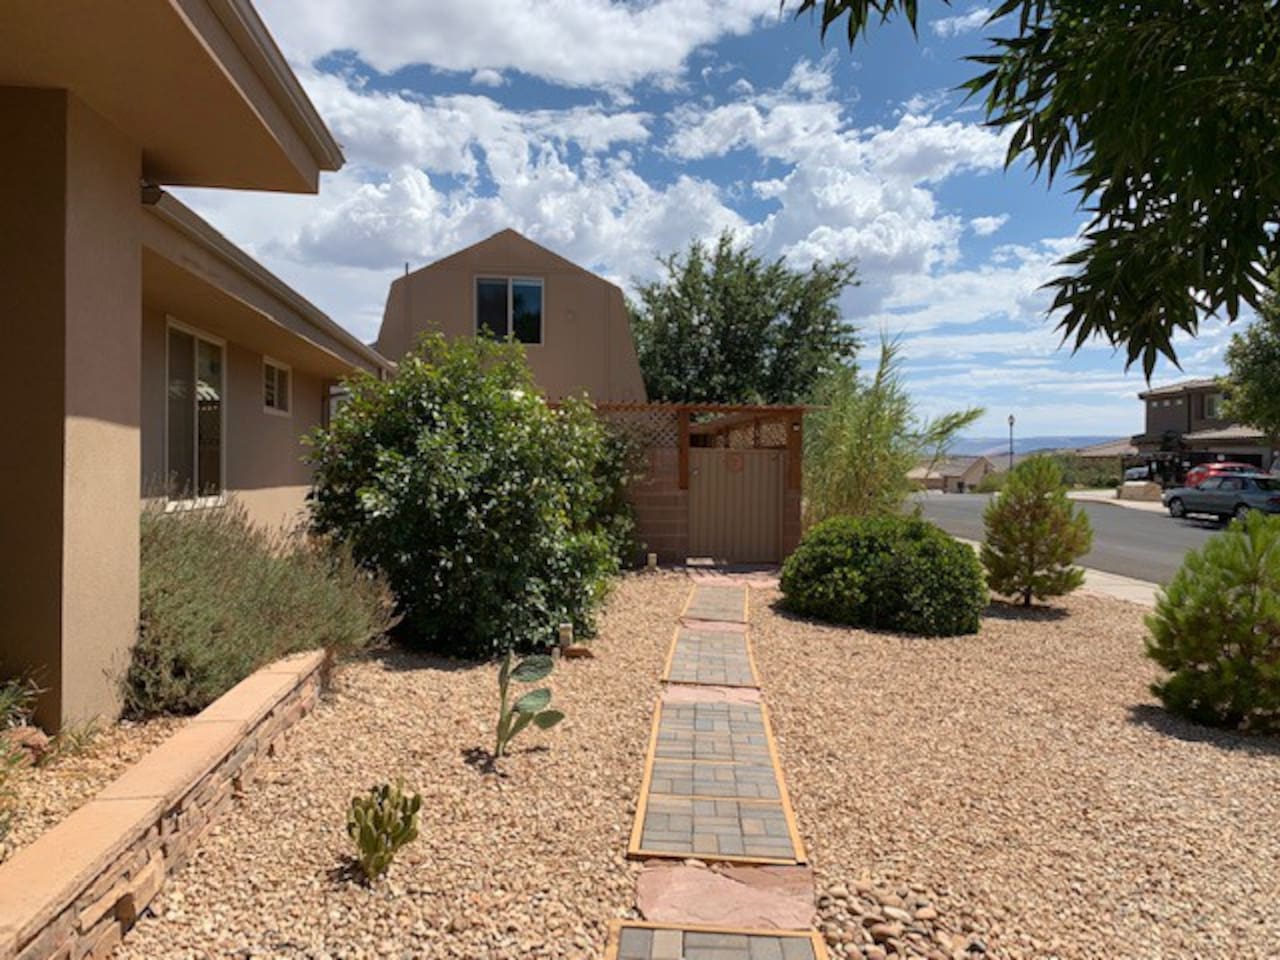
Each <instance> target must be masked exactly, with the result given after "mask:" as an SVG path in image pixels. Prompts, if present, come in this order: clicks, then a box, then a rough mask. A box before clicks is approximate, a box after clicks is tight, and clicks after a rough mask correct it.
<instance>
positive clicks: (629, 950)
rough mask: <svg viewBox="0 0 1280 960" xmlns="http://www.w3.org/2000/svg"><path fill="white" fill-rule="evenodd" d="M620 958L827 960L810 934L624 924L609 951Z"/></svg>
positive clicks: (625, 959)
mask: <svg viewBox="0 0 1280 960" xmlns="http://www.w3.org/2000/svg"><path fill="white" fill-rule="evenodd" d="M609 957H610V958H616V960H824V958H825V957H826V952H825V950H824V949H823V947H822V945H821V943H820V942H819V941H818V939H817V938H816V937H815V936H814V935H813V934H810V933H782V932H767V933H766V932H740V931H733V930H689V929H677V928H674V927H645V926H634V925H630V924H626V923H624V924H622V925H621V926H620V927H619V929H618V931H617V934H616V938H615V944H614V946H613V948H612V949H611V951H610V953H609Z"/></svg>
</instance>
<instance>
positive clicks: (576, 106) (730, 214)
mask: <svg viewBox="0 0 1280 960" xmlns="http://www.w3.org/2000/svg"><path fill="white" fill-rule="evenodd" d="M258 6H259V9H260V11H261V13H262V15H263V18H264V19H265V20H266V22H267V24H268V26H269V27H270V28H271V30H272V32H273V34H274V35H275V37H276V39H277V41H278V42H279V44H280V46H281V48H282V49H283V50H284V52H285V54H286V56H288V57H289V59H290V61H291V63H292V64H293V65H294V68H295V70H296V71H297V72H298V74H299V76H300V78H301V79H302V82H303V84H304V86H305V87H306V88H307V90H308V92H309V93H310V94H311V96H312V98H313V100H314V102H315V103H316V106H317V108H318V109H319V110H320V113H321V115H322V116H323V117H324V118H325V120H326V122H327V123H328V124H329V126H330V128H331V129H332V130H333V132H334V134H335V136H336V137H337V138H338V140H339V141H340V142H341V143H342V145H343V148H344V152H345V154H346V157H347V166H346V167H345V168H344V169H343V170H342V171H340V172H339V173H337V174H331V175H326V176H325V178H324V181H323V183H322V187H321V191H320V194H319V195H318V196H304V197H293V196H279V195H266V194H243V193H232V192H225V191H210V190H184V191H180V194H181V195H182V196H183V198H184V199H185V200H187V202H189V203H191V204H192V205H193V206H195V207H196V208H197V209H198V210H199V211H200V212H201V213H203V214H204V215H205V216H206V217H207V218H209V219H210V220H211V221H212V222H213V223H214V225H215V226H217V227H218V228H219V229H221V230H222V231H223V232H224V233H226V234H227V235H228V236H229V237H230V238H231V239H232V240H234V241H236V242H237V243H239V244H241V245H242V246H244V247H245V248H246V249H248V250H249V251H250V252H252V253H253V254H254V255H255V256H257V257H258V258H260V259H261V260H262V261H263V262H264V263H265V264H266V265H267V266H268V267H270V268H271V269H273V270H274V271H276V272H277V273H279V274H280V275H281V276H282V277H283V278H285V279H286V280H287V281H289V282H290V283H292V284H293V285H294V286H296V287H297V288H298V289H299V290H300V291H301V292H302V293H303V294H304V295H306V296H307V297H309V298H310V299H312V300H313V301H314V302H315V303H317V304H318V305H319V306H320V307H322V308H323V309H324V310H326V311H327V312H329V313H330V315H331V316H333V318H334V319H335V320H337V321H338V322H339V323H341V324H342V325H344V326H345V327H347V328H348V329H349V330H351V331H352V332H353V333H355V334H356V335H358V336H360V337H362V338H363V339H365V340H372V339H373V338H374V336H375V335H376V333H377V327H378V323H379V321H380V319H381V314H382V306H383V302H384V300H385V296H386V290H387V286H388V284H389V283H390V282H391V280H392V279H393V278H394V277H395V276H396V275H398V274H399V273H400V272H402V271H403V269H404V264H405V263H406V262H407V263H409V264H411V265H412V266H413V267H417V266H421V265H422V264H425V263H429V262H431V261H432V260H435V259H437V258H439V257H441V256H444V255H446V254H448V253H450V252H452V251H454V250H456V249H458V248H460V247H462V246H465V245H467V244H470V243H473V242H475V241H477V240H480V239H482V238H483V237H485V236H488V235H489V234H491V233H494V232H496V231H498V230H500V229H503V228H504V227H508V226H510V227H514V228H515V229H517V230H520V231H521V232H523V233H525V234H527V235H528V236H530V237H532V238H533V239H535V240H538V241H539V242H541V243H544V244H546V245H547V246H549V247H551V248H553V249H555V250H557V251H558V252H560V253H562V254H564V255H565V256H567V257H569V258H571V259H573V260H575V261H577V262H579V263H582V264H583V265H585V266H589V267H591V268H592V269H594V270H596V271H598V272H600V273H602V274H604V275H605V276H608V277H609V278H610V279H613V280H615V281H616V282H618V283H620V284H622V285H623V286H624V287H629V286H631V285H632V284H633V283H634V282H636V281H643V280H648V279H651V278H652V277H653V276H654V275H655V272H656V270H657V265H656V257H657V256H658V255H659V254H662V253H666V252H670V251H672V250H675V249H679V248H683V247H684V246H686V245H687V244H688V242H689V241H690V240H691V239H693V238H704V239H708V238H711V237H714V236H715V235H716V234H718V233H719V232H720V231H721V230H723V229H726V228H728V229H731V230H733V231H734V232H735V233H736V234H737V235H738V236H739V237H741V238H742V239H743V240H745V241H749V242H750V243H752V244H753V245H754V246H755V247H756V248H757V250H759V251H760V252H761V253H763V254H766V255H768V256H771V257H772V256H785V257H786V258H787V259H788V260H789V261H791V262H793V263H795V264H796V265H799V266H803V265H806V264H808V263H810V262H812V261H813V260H815V259H825V258H831V257H845V258H852V259H854V260H855V261H857V263H858V265H859V270H860V274H861V278H862V281H863V283H862V286H860V287H859V288H857V289H856V290H851V291H849V292H848V293H847V294H846V295H845V297H844V299H843V301H842V308H843V311H844V313H845V316H846V317H847V318H848V320H849V321H850V322H851V323H854V324H855V325H857V326H858V327H859V328H861V330H862V331H863V334H864V337H865V338H866V339H867V340H868V341H874V340H875V339H876V338H877V337H878V336H879V335H880V334H881V332H885V333H888V334H890V335H895V336H901V337H902V339H903V343H904V352H905V355H906V358H907V372H908V377H909V380H910V383H911V386H912V390H913V394H914V395H915V396H916V398H917V400H918V403H919V405H920V407H921V409H922V411H923V412H925V413H930V414H936V413H941V412H944V411H946V410H949V409H955V408H957V407H961V406H970V405H973V406H983V407H986V408H987V410H988V414H987V417H986V418H985V420H984V421H983V422H982V423H980V424H979V425H978V427H977V428H976V429H975V430H974V431H973V432H974V433H981V434H994V435H1001V434H1003V432H1004V431H1005V429H1006V427H1005V426H1004V423H1005V419H1006V418H1007V416H1008V415H1009V414H1010V413H1014V414H1016V415H1017V417H1018V422H1019V424H1020V427H1019V432H1020V433H1023V434H1024V435H1029V434H1070V433H1074V434H1091V435H1095V434H1096V435H1122V434H1128V433H1133V432H1136V431H1138V430H1139V429H1141V426H1142V424H1141V416H1142V410H1141V405H1140V404H1139V403H1138V401H1137V400H1136V398H1135V396H1134V395H1135V394H1136V393H1137V392H1138V391H1139V390H1140V389H1142V388H1143V386H1144V381H1143V379H1142V377H1141V375H1140V374H1138V373H1131V374H1128V375H1126V374H1125V373H1124V362H1123V357H1122V356H1119V355H1117V354H1115V353H1114V352H1113V351H1112V350H1111V348H1110V347H1109V346H1107V345H1106V344H1104V343H1097V344H1090V345H1088V346H1086V348H1084V349H1083V350H1081V351H1080V352H1078V353H1076V354H1074V355H1072V354H1071V353H1070V352H1068V351H1062V350H1058V349H1057V343H1058V337H1057V335H1056V334H1055V333H1054V331H1053V323H1052V321H1050V320H1047V319H1046V317H1045V313H1044V311H1045V308H1046V306H1047V298H1046V295H1045V294H1044V293H1043V292H1041V291H1040V290H1039V289H1038V288H1039V287H1040V285H1041V284H1043V283H1044V282H1045V281H1046V280H1048V279H1050V278H1051V277H1052V276H1053V275H1054V268H1053V262H1054V260H1056V259H1057V258H1058V257H1060V256H1061V255H1062V254H1063V253H1065V252H1068V251H1069V250H1070V249H1071V248H1072V246H1073V244H1074V242H1075V236H1076V234H1077V232H1078V231H1079V229H1080V227H1081V224H1082V222H1083V217H1082V216H1081V215H1080V214H1079V213H1078V212H1077V211H1076V209H1075V200H1074V198H1073V197H1072V196H1070V195H1068V193H1067V191H1066V185H1065V184H1063V185H1055V186H1054V187H1053V188H1052V189H1046V186H1045V184H1044V183H1043V182H1037V181H1035V180H1034V179H1033V178H1032V177H1031V175H1030V174H1029V173H1028V172H1027V171H1026V170H1023V169H1013V170H1009V171H1005V170H1004V169H1003V158H1004V150H1005V137H1004V135H1002V134H1000V133H997V132H994V131H992V130H989V129H987V128H985V127H983V126H982V125H981V123H980V119H981V115H980V113H979V112H978V110H976V109H975V107H974V106H973V105H972V104H969V105H966V104H965V103H964V102H963V99H962V97H961V96H959V95H958V94H956V93H955V92H954V88H955V87H956V85H957V84H959V83H960V82H961V81H962V80H964V79H965V78H966V77H967V76H968V75H969V67H968V66H967V65H965V64H964V63H963V62H961V58H962V57H963V56H965V55H966V54H970V53H974V52H978V51H980V50H981V49H982V47H983V45H984V41H983V29H982V26H981V24H982V22H983V20H985V15H986V9H985V7H984V6H983V5H982V4H981V3H980V2H973V0H956V2H955V3H954V4H953V6H951V7H947V6H945V5H943V4H942V3H941V2H937V0H934V2H928V0H926V3H924V4H922V5H921V6H922V8H923V9H922V17H923V23H922V24H921V29H920V34H919V37H918V38H913V37H912V35H911V32H910V30H909V29H907V27H906V26H905V24H892V25H889V26H886V27H881V28H876V29H874V30H873V31H872V35H871V39H870V42H860V43H859V44H858V45H857V46H856V47H855V48H854V49H853V50H852V51H850V50H849V49H848V47H847V46H846V45H845V43H844V42H843V36H842V34H836V33H833V35H832V37H831V38H830V40H829V41H828V43H827V44H826V45H825V46H824V45H823V44H822V43H821V42H820V40H819V36H818V30H817V27H816V25H815V24H814V23H813V22H812V21H810V20H809V19H808V18H802V19H801V20H798V21H797V20H795V19H794V18H793V17H792V16H791V15H790V14H789V13H787V14H784V15H782V16H780V15H779V12H778V5H777V3H776V2H775V0H648V2H644V3H625V2H617V0H469V2H468V3H466V4H458V3H455V2H445V0H381V2H379V3H377V4H371V3H365V2H361V0H313V2H312V3H309V4H308V5H307V12H306V15H305V18H304V17H301V16H299V13H298V8H297V7H296V5H295V4H293V3H291V2H289V0H259V4H258ZM988 29H993V30H995V31H999V29H1000V26H999V25H998V24H997V25H996V26H995V27H993V28H988ZM1228 336H1229V330H1228V329H1226V328H1224V327H1223V326H1222V325H1221V324H1218V323H1214V322H1210V323H1208V324H1207V325H1206V326H1205V328H1204V330H1203V331H1202V333H1201V336H1200V337H1198V338H1197V339H1196V340H1195V341H1192V342H1183V343H1182V344H1181V345H1180V355H1181V356H1182V359H1183V367H1184V371H1185V373H1180V372H1179V371H1177V370H1175V369H1171V368H1167V367H1166V368H1161V369H1160V370H1158V371H1157V373H1156V375H1155V377H1154V381H1155V382H1157V383H1161V382H1167V381H1169V380H1173V379H1178V378H1180V377H1182V376H1192V375H1205V374H1213V373H1217V372H1220V364H1221V352H1222V349H1223V347H1224V346H1225V343H1226V340H1227V338H1228ZM864 357H865V358H866V359H867V360H868V361H870V360H871V357H872V353H871V351H870V350H868V351H866V352H865V353H864Z"/></svg>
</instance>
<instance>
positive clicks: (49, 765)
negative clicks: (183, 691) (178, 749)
mask: <svg viewBox="0 0 1280 960" xmlns="http://www.w3.org/2000/svg"><path fill="white" fill-rule="evenodd" d="M185 722H186V721H185V720H182V719H176V718H161V719H157V720H148V721H146V722H145V723H130V722H128V721H122V722H120V723H117V724H114V725H113V726H110V727H105V728H102V729H100V730H96V731H93V732H91V733H90V732H88V731H84V730H81V731H73V733H75V734H76V735H77V736H76V737H68V738H67V739H66V741H65V742H63V743H62V745H61V746H59V745H58V741H57V740H55V741H54V745H55V748H56V750H57V752H56V754H55V755H54V756H51V757H50V758H49V759H48V760H46V761H45V762H43V763H42V764H41V765H40V766H38V767H25V768H22V769H20V770H18V771H16V772H15V773H14V774H13V777H12V780H11V786H12V787H13V790H14V808H13V809H14V813H13V819H12V821H11V827H10V831H9V833H8V835H7V836H6V837H5V839H4V840H3V841H0V861H4V860H5V859H7V858H8V857H9V856H10V855H11V854H12V853H13V852H14V851H16V850H17V849H19V848H20V847H25V846H26V845H27V844H29V843H31V841H33V840H35V839H36V837H38V836H40V834H42V833H44V832H45V831H46V830H48V829H49V828H50V827H52V826H53V825H54V824H56V823H58V822H59V821H61V820H63V819H65V818H66V816H67V815H68V814H70V813H72V812H73V811H74V810H76V809H77V808H79V807H81V806H83V805H84V804H85V803H86V802H88V801H89V800H90V799H91V798H92V797H93V795H94V794H96V793H97V792H98V791H99V790H101V789H102V788H103V787H105V786H106V785H107V784H109V783H110V782H111V781H112V780H114V779H115V778H116V777H118V776H120V774H122V773H123V772H124V771H125V770H126V769H127V768H128V767H129V765H130V764H132V763H135V762H136V761H137V760H139V759H141V758H142V757H143V756H144V755H146V753H147V752H148V751H150V750H151V748H152V747H154V746H156V745H157V744H159V743H160V742H161V741H163V740H164V739H165V738H166V737H168V736H169V735H170V734H171V733H173V732H174V731H175V730H177V729H178V727H180V726H181V725H182V724H183V723H185ZM76 739H78V740H79V746H78V747H77V746H75V740H76Z"/></svg>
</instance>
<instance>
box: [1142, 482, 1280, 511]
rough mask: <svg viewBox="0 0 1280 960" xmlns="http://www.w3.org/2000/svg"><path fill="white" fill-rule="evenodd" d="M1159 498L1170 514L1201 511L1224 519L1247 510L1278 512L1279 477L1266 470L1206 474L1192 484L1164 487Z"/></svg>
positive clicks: (1279, 508)
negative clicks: (1162, 494)
mask: <svg viewBox="0 0 1280 960" xmlns="http://www.w3.org/2000/svg"><path fill="white" fill-rule="evenodd" d="M1160 499H1161V502H1162V503H1163V504H1164V505H1165V506H1166V507H1168V508H1169V516H1171V517H1185V516H1187V515H1188V514H1191V513H1200V514H1209V515H1211V516H1215V517H1221V518H1223V519H1226V518H1230V517H1243V516H1244V515H1245V514H1247V513H1248V512H1249V511H1250V510H1262V511H1263V512H1265V513H1280V477H1273V476H1270V475H1268V474H1265V473H1244V474H1226V475H1224V476H1216V477H1209V478H1207V479H1206V480H1203V481H1201V482H1200V483H1199V484H1197V485H1196V486H1194V487H1174V488H1173V489H1171V490H1166V491H1165V492H1164V496H1163V497H1161V498H1160Z"/></svg>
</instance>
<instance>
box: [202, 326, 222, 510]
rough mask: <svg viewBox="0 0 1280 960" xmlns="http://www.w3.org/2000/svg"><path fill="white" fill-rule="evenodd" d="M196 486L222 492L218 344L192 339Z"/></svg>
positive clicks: (211, 492)
mask: <svg viewBox="0 0 1280 960" xmlns="http://www.w3.org/2000/svg"><path fill="white" fill-rule="evenodd" d="M196 408H197V410H198V415H197V418H196V423H197V430H198V434H197V438H196V439H197V460H196V479H197V486H196V489H197V491H198V492H199V495H200V496H202V497H209V496H214V495H216V494H219V493H221V492H222V348H221V347H219V346H215V345H214V344H212V343H206V342H205V341H204V340H199V341H197V343H196Z"/></svg>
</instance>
